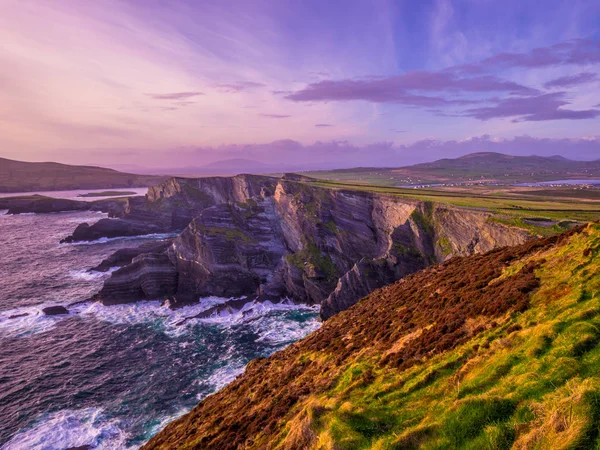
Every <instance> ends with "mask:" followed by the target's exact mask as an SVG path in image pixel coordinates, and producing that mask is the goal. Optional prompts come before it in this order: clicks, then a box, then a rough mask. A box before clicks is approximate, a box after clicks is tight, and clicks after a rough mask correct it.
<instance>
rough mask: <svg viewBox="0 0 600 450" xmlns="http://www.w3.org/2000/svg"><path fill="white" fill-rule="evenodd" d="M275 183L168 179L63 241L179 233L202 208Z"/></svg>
mask: <svg viewBox="0 0 600 450" xmlns="http://www.w3.org/2000/svg"><path fill="white" fill-rule="evenodd" d="M275 182H276V179H275V178H269V177H261V176H257V175H237V176H235V177H208V178H171V179H169V180H167V181H165V182H163V183H161V184H159V185H158V186H153V187H150V188H149V189H148V193H147V194H146V195H145V196H144V197H132V198H128V199H127V202H126V205H125V208H124V212H123V214H120V215H118V216H114V217H117V218H115V219H112V220H110V221H109V220H107V219H104V220H100V221H98V222H96V223H94V224H92V225H89V224H81V225H80V226H79V227H77V229H76V230H75V231H74V232H73V234H72V235H71V236H68V237H67V238H65V239H63V242H77V241H93V240H96V239H99V238H102V237H106V238H109V237H121V236H139V235H145V234H153V233H170V232H175V231H177V232H181V231H182V230H183V229H184V228H185V227H186V226H187V225H188V224H189V223H190V222H191V221H192V220H193V219H194V218H195V217H198V216H199V215H200V213H201V212H202V211H204V210H205V209H206V208H209V207H211V206H215V205H219V204H224V203H232V202H239V201H245V200H246V199H248V198H251V197H253V196H256V195H260V193H261V190H263V189H264V190H268V189H273V186H274V185H275Z"/></svg>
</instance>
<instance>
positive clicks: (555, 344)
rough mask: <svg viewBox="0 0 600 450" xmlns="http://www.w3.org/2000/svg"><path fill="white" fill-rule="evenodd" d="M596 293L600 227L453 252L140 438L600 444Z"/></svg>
mask: <svg viewBox="0 0 600 450" xmlns="http://www.w3.org/2000/svg"><path fill="white" fill-rule="evenodd" d="M599 292H600V225H599V224H591V225H588V226H584V227H580V228H577V229H574V230H572V231H570V232H568V233H566V234H563V235H560V236H554V237H550V238H545V239H538V240H531V241H528V242H527V243H525V244H523V245H521V246H517V247H511V248H504V249H499V250H494V251H492V252H490V253H488V254H485V255H478V256H470V257H463V258H454V259H451V260H450V261H449V262H447V263H445V264H443V265H438V266H433V267H431V268H429V269H426V270H424V271H421V272H418V273H416V274H413V275H410V276H408V277H406V278H405V279H403V280H401V281H398V282H396V283H394V284H391V285H389V286H387V287H384V288H381V289H378V290H376V291H374V292H372V293H371V294H370V295H368V296H367V297H366V298H364V299H363V300H361V301H360V302H359V303H358V304H356V305H355V306H353V307H352V308H350V309H349V310H347V311H344V312H342V313H340V314H338V315H336V316H334V317H332V318H331V319H329V320H327V321H326V322H325V323H324V325H323V326H322V327H321V329H319V330H318V331H316V332H314V333H312V334H311V335H309V336H308V337H307V338H305V339H303V340H302V341H299V342H297V343H295V344H293V345H291V346H289V347H288V348H286V349H285V350H283V351H280V352H278V353H275V354H274V355H272V356H271V357H269V358H262V359H258V360H255V361H253V362H252V363H250V364H249V365H248V367H247V369H246V371H245V373H244V374H243V375H241V376H239V377H238V378H237V379H236V380H234V381H233V382H232V383H231V384H230V385H228V386H227V387H225V388H224V389H222V390H221V391H219V392H217V393H216V394H214V395H211V396H209V397H208V398H206V399H205V400H203V401H202V402H201V403H200V404H199V405H198V406H197V407H196V408H194V409H193V410H192V411H191V412H190V413H188V414H186V415H184V416H183V417H181V418H180V419H178V420H176V421H174V422H172V423H171V424H169V425H168V426H167V427H166V428H165V429H164V430H163V431H161V432H160V433H159V434H158V435H157V436H155V437H154V438H153V439H152V440H151V441H150V442H149V443H148V444H147V445H146V446H145V447H144V448H146V449H184V448H185V449H220V450H227V449H242V448H244V449H286V450H296V449H297V450H300V449H323V450H334V449H335V450H343V449H348V450H350V449H353V450H354V449H412V448H424V449H446V448H457V449H458V448H461V449H481V448H490V449H508V448H517V449H534V448H536V449H537V448H540V449H541V448H552V449H567V448H598V444H599V443H600V376H599V374H600V347H598V345H597V344H598V343H599V342H600V331H599V330H600V293H599Z"/></svg>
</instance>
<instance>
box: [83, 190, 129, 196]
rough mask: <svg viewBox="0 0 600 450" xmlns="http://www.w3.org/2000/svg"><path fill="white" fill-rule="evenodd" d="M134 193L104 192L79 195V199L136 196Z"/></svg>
mask: <svg viewBox="0 0 600 450" xmlns="http://www.w3.org/2000/svg"><path fill="white" fill-rule="evenodd" d="M135 194H136V193H135V192H133V191H102V192H88V193H86V194H79V195H78V196H77V197H118V196H120V195H135Z"/></svg>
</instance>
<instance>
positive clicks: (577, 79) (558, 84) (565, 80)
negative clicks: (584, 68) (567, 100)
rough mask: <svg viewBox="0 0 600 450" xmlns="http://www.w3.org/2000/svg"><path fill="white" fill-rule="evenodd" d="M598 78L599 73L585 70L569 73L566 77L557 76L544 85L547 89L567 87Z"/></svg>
mask: <svg viewBox="0 0 600 450" xmlns="http://www.w3.org/2000/svg"><path fill="white" fill-rule="evenodd" d="M598 79H599V78H598V74H596V73H592V72H583V73H579V74H577V75H567V76H564V77H559V78H555V79H554V80H551V81H548V82H547V83H544V87H545V88H547V89H551V88H565V87H571V86H577V85H580V84H585V83H590V82H592V81H597V80H598Z"/></svg>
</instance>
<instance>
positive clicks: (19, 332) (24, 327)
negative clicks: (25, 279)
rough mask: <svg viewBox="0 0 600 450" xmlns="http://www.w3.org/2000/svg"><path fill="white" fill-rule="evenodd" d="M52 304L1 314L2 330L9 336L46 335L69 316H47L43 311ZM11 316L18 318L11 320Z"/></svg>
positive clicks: (12, 310)
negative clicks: (45, 333)
mask: <svg viewBox="0 0 600 450" xmlns="http://www.w3.org/2000/svg"><path fill="white" fill-rule="evenodd" d="M55 305H56V303H52V304H41V305H36V306H24V307H21V308H15V309H9V310H8V311H1V312H0V330H2V331H3V332H4V333H5V334H6V335H9V336H29V335H32V334H37V333H44V332H46V331H49V330H51V329H52V328H54V327H55V326H56V324H57V323H58V322H59V321H61V320H63V319H64V318H65V317H68V316H69V315H68V314H62V315H58V316H47V315H45V314H44V313H43V312H42V309H43V308H45V307H47V306H55ZM11 316H16V317H14V318H12V319H11V318H10V317H11Z"/></svg>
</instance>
